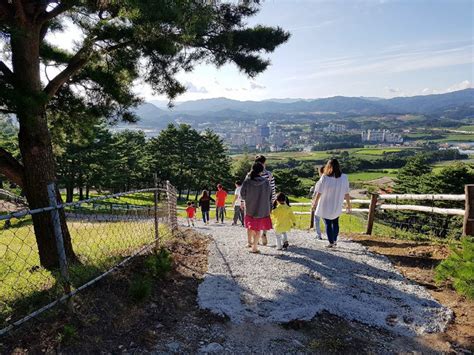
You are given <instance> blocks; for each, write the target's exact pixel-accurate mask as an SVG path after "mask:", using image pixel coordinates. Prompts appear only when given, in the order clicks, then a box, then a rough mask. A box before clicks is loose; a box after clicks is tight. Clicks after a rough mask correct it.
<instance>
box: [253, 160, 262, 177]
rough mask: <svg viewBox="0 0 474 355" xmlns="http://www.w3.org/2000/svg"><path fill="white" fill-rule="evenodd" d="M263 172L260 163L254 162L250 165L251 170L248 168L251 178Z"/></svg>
mask: <svg viewBox="0 0 474 355" xmlns="http://www.w3.org/2000/svg"><path fill="white" fill-rule="evenodd" d="M262 172H263V165H262V163H258V162H257V163H254V164H253V165H252V170H250V178H251V179H252V180H253V179H255V178H256V177H257V176H260V174H261V173H262Z"/></svg>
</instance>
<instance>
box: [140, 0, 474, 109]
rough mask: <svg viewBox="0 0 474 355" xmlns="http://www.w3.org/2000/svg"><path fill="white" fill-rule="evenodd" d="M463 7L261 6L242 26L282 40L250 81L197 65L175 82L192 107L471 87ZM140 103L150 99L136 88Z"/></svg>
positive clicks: (444, 3) (469, 20)
mask: <svg viewBox="0 0 474 355" xmlns="http://www.w3.org/2000/svg"><path fill="white" fill-rule="evenodd" d="M473 16H474V15H473V2H472V1H470V0H466V1H464V0H450V1H448V0H426V1H425V0H393V1H391V0H346V1H341V0H327V1H317V0H265V1H263V5H262V10H261V12H260V13H259V14H258V15H257V16H255V17H254V18H252V19H250V21H249V24H265V25H272V26H277V25H278V26H281V27H282V28H284V29H286V30H288V31H290V32H291V35H292V36H291V38H290V40H289V41H288V42H287V43H286V44H284V45H282V46H281V47H279V48H278V49H277V50H276V51H275V52H274V53H272V54H271V55H270V56H269V57H270V59H271V61H272V66H271V67H270V68H269V69H268V70H267V71H266V72H265V73H263V74H260V75H259V76H258V77H257V78H255V79H254V80H251V79H249V78H248V77H246V76H245V75H243V74H241V73H240V72H239V71H238V69H237V68H236V67H235V66H234V65H226V66H224V67H222V68H220V69H216V68H215V67H212V66H208V65H201V66H198V67H197V68H196V69H195V70H194V71H193V72H192V73H186V74H181V75H180V76H179V78H180V79H181V81H182V82H183V83H186V84H187V86H188V88H189V89H188V92H187V93H186V94H184V95H182V96H181V97H180V98H178V101H181V100H193V99H201V98H211V97H228V98H233V99H239V100H262V99H269V98H296V97H301V98H317V97H329V96H335V95H344V96H377V97H394V96H412V95H420V94H432V93H442V92H448V91H453V90H458V89H462V88H466V87H471V86H472V83H473V72H474V60H473V58H474V49H473V35H474V24H473V22H474V19H473ZM137 90H138V92H140V93H141V94H142V95H143V96H145V98H146V99H148V100H150V99H152V98H154V99H163V98H162V97H157V96H154V95H153V94H152V93H151V91H150V90H149V89H148V88H147V87H146V86H142V85H140V86H139V87H137Z"/></svg>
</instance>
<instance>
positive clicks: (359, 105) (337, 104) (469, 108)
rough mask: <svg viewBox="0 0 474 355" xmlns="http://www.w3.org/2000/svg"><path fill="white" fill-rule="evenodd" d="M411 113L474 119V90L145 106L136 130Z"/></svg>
mask: <svg viewBox="0 0 474 355" xmlns="http://www.w3.org/2000/svg"><path fill="white" fill-rule="evenodd" d="M160 103H161V104H162V102H160ZM407 113H415V114H426V115H433V114H435V115H439V116H446V117H450V118H456V117H461V118H469V117H474V89H465V90H460V91H455V92H451V93H447V94H438V95H426V96H413V97H397V98H392V99H382V98H375V97H370V98H367V97H345V96H335V97H330V98H323V99H314V100H308V99H270V100H264V101H238V100H232V99H227V98H224V97H220V98H215V99H202V100H195V101H185V102H181V103H176V105H175V107H174V108H173V109H171V110H170V109H167V108H166V109H160V108H158V107H157V106H156V105H154V104H152V103H145V104H143V105H141V106H139V107H138V108H137V110H136V114H137V115H138V116H139V117H140V118H141V120H140V122H139V123H138V124H137V125H136V127H138V128H143V129H154V130H156V129H161V128H163V127H165V126H166V125H167V124H168V123H170V122H176V121H180V122H196V123H199V122H209V121H218V120H222V119H230V120H254V119H256V118H271V119H275V118H276V119H278V118H288V117H300V116H301V115H302V114H305V115H307V116H308V115H309V117H311V116H310V115H313V116H314V114H336V115H341V116H348V115H350V116H352V115H380V114H407ZM285 115H286V116H285ZM288 115H290V116H288ZM295 115H297V116H295Z"/></svg>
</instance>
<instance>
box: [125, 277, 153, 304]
mask: <svg viewBox="0 0 474 355" xmlns="http://www.w3.org/2000/svg"><path fill="white" fill-rule="evenodd" d="M152 285H153V283H152V280H151V279H150V278H149V277H147V276H138V277H137V278H136V279H135V280H133V281H132V282H131V284H130V286H129V290H128V292H129V294H130V297H131V298H132V300H134V301H135V302H141V301H143V300H145V299H146V298H148V297H149V296H150V295H151V289H152Z"/></svg>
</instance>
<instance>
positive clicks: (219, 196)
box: [216, 190, 227, 207]
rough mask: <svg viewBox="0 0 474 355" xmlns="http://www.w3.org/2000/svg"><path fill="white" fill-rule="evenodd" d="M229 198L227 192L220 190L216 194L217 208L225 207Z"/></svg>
mask: <svg viewBox="0 0 474 355" xmlns="http://www.w3.org/2000/svg"><path fill="white" fill-rule="evenodd" d="M226 198H227V192H225V191H224V190H220V191H217V192H216V206H217V207H225V199H226Z"/></svg>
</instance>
